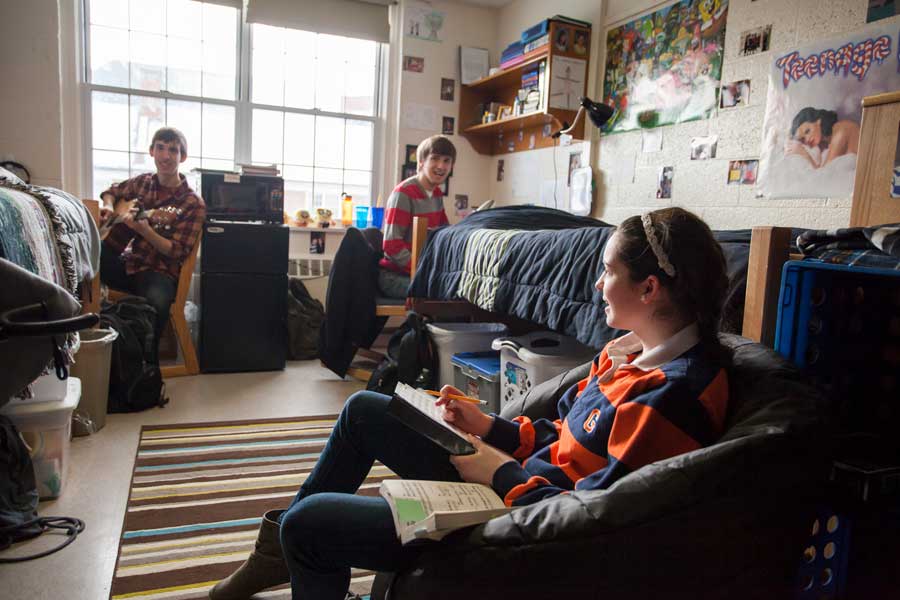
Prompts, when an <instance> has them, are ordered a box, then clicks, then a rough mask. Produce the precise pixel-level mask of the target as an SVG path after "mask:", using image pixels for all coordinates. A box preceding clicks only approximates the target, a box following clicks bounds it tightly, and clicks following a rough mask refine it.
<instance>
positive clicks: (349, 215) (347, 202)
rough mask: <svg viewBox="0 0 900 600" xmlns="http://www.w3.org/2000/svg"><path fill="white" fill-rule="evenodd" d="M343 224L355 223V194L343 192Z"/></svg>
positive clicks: (345, 225) (347, 225) (348, 225)
mask: <svg viewBox="0 0 900 600" xmlns="http://www.w3.org/2000/svg"><path fill="white" fill-rule="evenodd" d="M341 225H343V226H344V227H350V226H351V225H353V196H350V195H348V194H341Z"/></svg>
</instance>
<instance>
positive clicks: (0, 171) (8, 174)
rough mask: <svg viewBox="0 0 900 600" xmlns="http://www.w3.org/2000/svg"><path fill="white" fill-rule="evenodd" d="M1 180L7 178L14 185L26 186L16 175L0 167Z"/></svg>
mask: <svg viewBox="0 0 900 600" xmlns="http://www.w3.org/2000/svg"><path fill="white" fill-rule="evenodd" d="M0 178H6V179H8V180H9V181H11V182H12V183H16V184H18V185H25V182H24V181H22V180H21V179H19V178H18V177H17V176H16V174H15V173H13V172H12V171H7V170H6V169H4V168H3V167H0Z"/></svg>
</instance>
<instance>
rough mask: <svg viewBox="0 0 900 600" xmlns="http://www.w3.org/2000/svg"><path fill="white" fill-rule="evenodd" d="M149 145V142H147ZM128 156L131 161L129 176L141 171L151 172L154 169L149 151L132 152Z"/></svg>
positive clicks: (154, 165) (138, 173)
mask: <svg viewBox="0 0 900 600" xmlns="http://www.w3.org/2000/svg"><path fill="white" fill-rule="evenodd" d="M147 146H148V147H149V146H150V144H147ZM128 156H129V161H130V163H131V172H130V174H129V177H134V176H135V175H140V174H141V173H153V172H155V171H156V163H154V162H153V157H152V156H150V153H149V152H132V153H131V154H129V155H128Z"/></svg>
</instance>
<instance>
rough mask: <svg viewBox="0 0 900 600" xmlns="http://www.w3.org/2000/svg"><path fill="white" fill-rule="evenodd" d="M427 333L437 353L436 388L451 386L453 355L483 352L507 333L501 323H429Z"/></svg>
mask: <svg viewBox="0 0 900 600" xmlns="http://www.w3.org/2000/svg"><path fill="white" fill-rule="evenodd" d="M428 332H429V333H430V334H431V337H432V339H434V344H435V346H437V353H438V372H437V378H436V379H435V381H437V382H438V383H437V385H436V387H437V388H438V389H440V387H441V386H442V385H452V384H453V363H452V362H451V361H452V360H453V355H454V354H458V353H460V352H485V351H487V350H490V349H491V342H493V341H494V338H498V337H503V336H505V335H506V333H507V329H506V325H504V324H503V323H430V324H429V325H428Z"/></svg>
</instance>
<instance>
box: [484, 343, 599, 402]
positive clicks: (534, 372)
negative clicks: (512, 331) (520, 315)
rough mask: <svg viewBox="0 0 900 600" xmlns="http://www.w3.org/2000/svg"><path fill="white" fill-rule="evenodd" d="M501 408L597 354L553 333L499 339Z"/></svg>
mask: <svg viewBox="0 0 900 600" xmlns="http://www.w3.org/2000/svg"><path fill="white" fill-rule="evenodd" d="M492 347H493V349H494V350H499V351H500V406H501V408H502V407H504V406H506V405H507V403H509V402H513V401H516V400H520V399H522V398H523V397H524V396H525V394H527V393H528V390H530V389H531V388H532V387H534V386H536V385H537V384H539V383H543V382H544V381H547V380H548V379H550V378H552V377H554V376H556V375H559V374H560V373H562V372H563V371H567V370H568V369H571V368H572V367H577V366H578V365H581V364H584V363H586V362H588V361H589V360H591V358H593V357H594V355H595V354H596V352H595V351H594V350H593V349H591V348H588V347H587V346H585V345H584V344H582V343H580V342H579V341H578V340H576V339H575V338H571V337H567V336H564V335H562V334H559V333H556V332H555V331H536V332H534V333H529V334H528V335H524V336H521V337H512V338H498V339H496V340H494V342H493V344H492Z"/></svg>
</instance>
